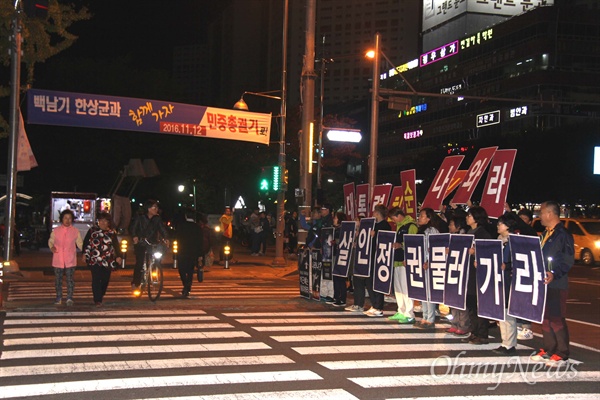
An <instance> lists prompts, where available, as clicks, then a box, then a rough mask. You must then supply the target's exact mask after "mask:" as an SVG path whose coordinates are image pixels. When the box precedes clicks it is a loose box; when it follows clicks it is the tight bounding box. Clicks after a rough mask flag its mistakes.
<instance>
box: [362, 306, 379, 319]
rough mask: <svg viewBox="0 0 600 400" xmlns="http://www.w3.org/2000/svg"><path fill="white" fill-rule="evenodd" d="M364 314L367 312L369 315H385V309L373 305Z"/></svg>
mask: <svg viewBox="0 0 600 400" xmlns="http://www.w3.org/2000/svg"><path fill="white" fill-rule="evenodd" d="M363 314H365V315H366V316H367V317H383V311H381V310H378V309H376V308H373V307H371V308H369V310H368V311H365V312H364V313H363Z"/></svg>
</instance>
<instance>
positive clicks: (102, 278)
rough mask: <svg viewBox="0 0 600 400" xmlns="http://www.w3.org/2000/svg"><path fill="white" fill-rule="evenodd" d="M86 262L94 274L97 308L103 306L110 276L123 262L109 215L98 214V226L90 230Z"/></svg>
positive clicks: (85, 249)
mask: <svg viewBox="0 0 600 400" xmlns="http://www.w3.org/2000/svg"><path fill="white" fill-rule="evenodd" d="M83 255H84V258H85V262H86V264H87V265H88V267H89V268H90V271H91V272H92V293H93V295H94V304H95V305H96V307H101V306H102V301H103V299H104V295H105V294H106V289H107V288H108V283H109V282H110V274H111V272H112V270H113V269H116V268H117V267H118V266H119V264H120V263H121V261H122V254H121V248H120V246H119V240H118V239H117V234H116V232H115V231H114V230H113V224H112V217H111V215H110V214H109V213H106V212H102V213H100V214H98V218H97V224H96V225H95V226H93V227H91V228H90V230H89V231H88V232H87V234H86V235H85V239H84V241H83Z"/></svg>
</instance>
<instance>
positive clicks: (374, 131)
mask: <svg viewBox="0 0 600 400" xmlns="http://www.w3.org/2000/svg"><path fill="white" fill-rule="evenodd" d="M380 38H381V36H380V35H379V32H378V33H376V34H375V57H374V58H373V89H372V90H371V95H372V97H371V141H370V144H371V145H370V151H369V153H370V154H369V198H371V197H373V188H374V187H375V184H376V183H377V141H378V134H379V126H378V125H379V60H380V59H381V54H380V53H381V48H380Z"/></svg>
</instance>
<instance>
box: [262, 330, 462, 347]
mask: <svg viewBox="0 0 600 400" xmlns="http://www.w3.org/2000/svg"><path fill="white" fill-rule="evenodd" d="M294 328H295V327H293V326H292V327H289V328H288V329H289V330H290V331H294V330H295V329H294ZM271 339H273V340H276V341H278V342H280V343H287V342H305V343H307V342H320V341H323V342H325V341H344V340H385V339H397V340H402V339H428V340H430V339H449V340H460V339H462V338H461V337H460V336H455V335H449V334H447V333H446V332H440V333H437V332H436V333H433V332H417V333H402V332H399V333H332V334H322V335H293V336H292V335H290V336H271Z"/></svg>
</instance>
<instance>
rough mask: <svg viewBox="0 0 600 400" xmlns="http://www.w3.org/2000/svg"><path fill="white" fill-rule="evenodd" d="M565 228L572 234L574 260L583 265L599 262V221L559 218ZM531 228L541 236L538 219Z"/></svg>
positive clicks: (540, 224) (540, 225) (541, 227)
mask: <svg viewBox="0 0 600 400" xmlns="http://www.w3.org/2000/svg"><path fill="white" fill-rule="evenodd" d="M560 220H561V221H562V222H563V224H565V227H566V228H567V229H568V230H569V232H571V234H573V240H574V242H575V260H578V261H579V262H581V263H582V264H584V265H594V263H595V262H600V219H574V218H561V219H560ZM533 228H534V229H535V230H536V231H537V232H538V233H539V234H541V233H542V232H543V230H544V227H543V226H542V223H541V221H540V219H539V218H535V219H534V220H533Z"/></svg>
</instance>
